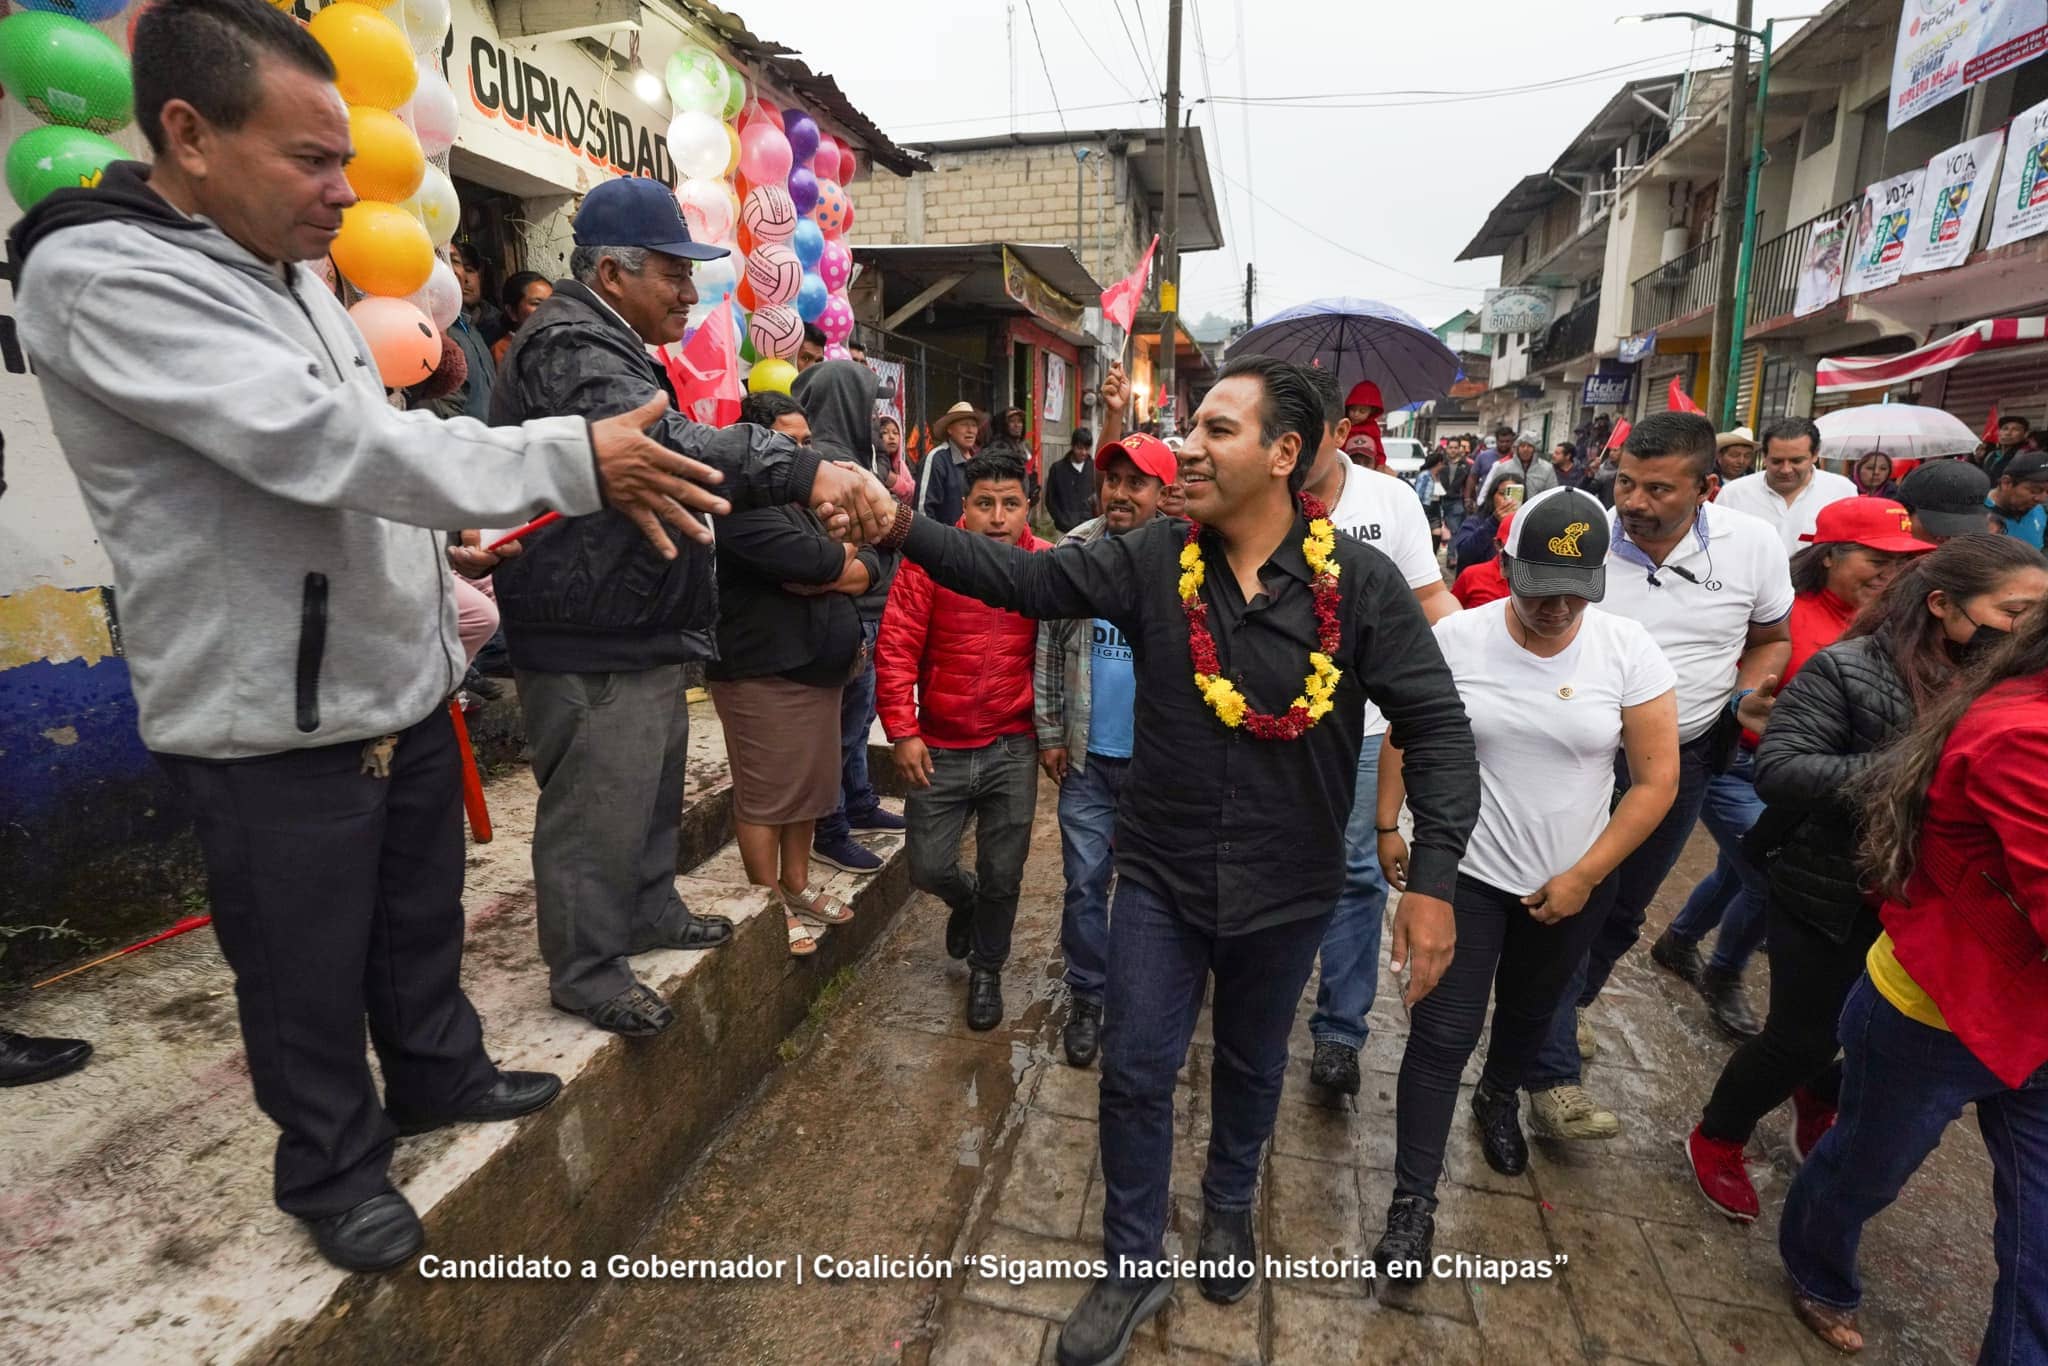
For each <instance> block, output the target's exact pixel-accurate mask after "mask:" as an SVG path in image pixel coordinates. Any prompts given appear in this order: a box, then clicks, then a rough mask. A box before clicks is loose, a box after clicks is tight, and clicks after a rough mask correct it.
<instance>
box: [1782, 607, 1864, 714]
mask: <svg viewBox="0 0 2048 1366" xmlns="http://www.w3.org/2000/svg"><path fill="white" fill-rule="evenodd" d="M1854 620H1856V609H1855V608H1854V607H1851V606H1850V605H1849V604H1848V603H1846V602H1844V601H1842V600H1841V599H1840V598H1838V597H1836V596H1835V595H1834V594H1833V593H1831V592H1829V591H1828V590H1827V589H1825V588H1821V589H1816V590H1815V591H1814V592H1811V593H1801V594H1799V595H1798V596H1797V597H1795V598H1793V599H1792V616H1791V619H1790V622H1789V626H1790V629H1791V631H1792V658H1791V659H1790V660H1789V661H1787V663H1786V665H1785V676H1784V678H1783V679H1782V680H1780V681H1779V684H1778V691H1779V692H1783V691H1784V690H1785V684H1787V683H1790V682H1791V681H1792V678H1793V675H1795V674H1797V673H1798V672H1799V671H1800V669H1802V668H1804V667H1805V665H1806V661H1807V660H1809V659H1812V658H1813V657H1814V656H1815V655H1817V654H1819V653H1820V652H1821V651H1822V650H1825V649H1826V648H1827V647H1828V646H1830V645H1832V644H1834V643H1835V642H1836V641H1838V640H1840V639H1841V638H1842V632H1844V631H1846V630H1848V629H1849V623H1850V622H1852V621H1854Z"/></svg>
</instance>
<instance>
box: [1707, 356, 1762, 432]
mask: <svg viewBox="0 0 2048 1366" xmlns="http://www.w3.org/2000/svg"><path fill="white" fill-rule="evenodd" d="M1763 368H1764V349H1763V347H1761V346H1749V347H1745V348H1743V352H1742V367H1741V368H1740V369H1738V370H1737V371H1736V372H1735V412H1736V418H1735V422H1736V425H1737V426H1741V427H1747V428H1749V429H1750V430H1751V431H1755V430H1756V427H1757V412H1756V381H1757V376H1758V375H1759V374H1760V373H1761V372H1762V371H1763ZM1710 416H1712V417H1713V419H1714V421H1716V422H1719V421H1720V420H1721V415H1720V414H1719V413H1714V414H1710Z"/></svg>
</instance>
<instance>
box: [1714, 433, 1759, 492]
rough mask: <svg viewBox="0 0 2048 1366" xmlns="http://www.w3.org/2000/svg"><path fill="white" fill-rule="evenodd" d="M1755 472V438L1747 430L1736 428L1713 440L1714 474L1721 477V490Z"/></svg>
mask: <svg viewBox="0 0 2048 1366" xmlns="http://www.w3.org/2000/svg"><path fill="white" fill-rule="evenodd" d="M1755 471H1756V436H1755V434H1754V433H1752V432H1751V431H1750V430H1749V428H1747V427H1737V428H1736V429H1735V430H1734V431H1732V432H1722V433H1721V434H1720V435H1718V436H1716V437H1715V438H1714V472H1715V473H1716V474H1718V475H1720V476H1721V488H1724V489H1725V488H1727V487H1728V486H1729V485H1730V484H1732V483H1734V482H1735V481H1736V480H1738V479H1740V478H1742V477H1743V476H1744V475H1747V474H1753V473H1754V472H1755ZM1716 492H1717V493H1718V492H1719V490H1716Z"/></svg>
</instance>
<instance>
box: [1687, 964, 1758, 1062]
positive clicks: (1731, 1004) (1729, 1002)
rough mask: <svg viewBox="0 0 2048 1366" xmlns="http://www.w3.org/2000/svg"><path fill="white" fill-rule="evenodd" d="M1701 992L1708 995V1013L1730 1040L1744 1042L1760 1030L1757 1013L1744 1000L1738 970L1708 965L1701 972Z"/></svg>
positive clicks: (1740, 975) (1705, 995) (1752, 1037)
mask: <svg viewBox="0 0 2048 1366" xmlns="http://www.w3.org/2000/svg"><path fill="white" fill-rule="evenodd" d="M1700 995H1702V996H1704V997H1706V998H1707V1014H1709V1015H1711V1016H1713V1018H1714V1023H1715V1024H1717V1025H1719V1026H1720V1027H1721V1032H1722V1033H1723V1034H1726V1035H1727V1036H1728V1037H1730V1038H1731V1039H1735V1040H1737V1041H1738V1042H1743V1043H1746V1042H1748V1041H1749V1040H1751V1039H1754V1038H1755V1037H1756V1036H1757V1034H1758V1033H1759V1032H1760V1031H1761V1030H1762V1029H1763V1024H1762V1023H1761V1022H1760V1021H1758V1019H1757V1018H1756V1012H1755V1011H1753V1010H1751V1009H1750V1008H1749V1002H1748V1001H1747V1000H1745V999H1743V995H1742V974H1741V973H1739V972H1729V971H1728V970H1727V969H1725V968H1716V967H1708V968H1707V969H1706V970H1705V971H1703V972H1702V973H1701V974H1700Z"/></svg>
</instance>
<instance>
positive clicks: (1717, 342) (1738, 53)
mask: <svg viewBox="0 0 2048 1366" xmlns="http://www.w3.org/2000/svg"><path fill="white" fill-rule="evenodd" d="M1751 5H1752V0H1736V4H1735V56H1734V60H1733V62H1732V64H1731V65H1730V67H1729V71H1728V145H1727V147H1726V149H1725V150H1724V151H1723V153H1722V157H1721V202H1720V204H1719V206H1718V207H1719V209H1720V213H1719V215H1718V217H1719V218H1720V220H1721V221H1720V226H1719V227H1718V228H1717V229H1716V230H1715V233H1714V342H1713V349H1712V350H1711V351H1709V352H1708V356H1709V357H1710V359H1709V361H1708V365H1709V370H1708V380H1707V404H1706V408H1707V416H1708V418H1709V419H1711V420H1712V421H1715V422H1720V421H1722V418H1723V414H1724V412H1726V411H1729V410H1730V407H1731V404H1732V403H1733V395H1734V393H1735V389H1736V386H1737V384H1738V382H1739V380H1740V378H1741V376H1740V372H1739V367H1740V365H1741V356H1742V353H1741V351H1740V350H1738V349H1737V348H1738V347H1739V346H1740V344H1741V343H1740V338H1741V335H1742V332H1743V330H1744V324H1745V322H1746V321H1747V320H1746V319H1742V318H1738V317H1736V316H1735V313H1736V309H1737V307H1738V304H1739V302H1742V301H1739V300H1738V299H1737V291H1736V288H1735V277H1736V274H1737V268H1736V254H1737V252H1738V251H1739V250H1740V246H1741V242H1742V236H1743V231H1744V229H1745V227H1746V224H1745V222H1744V219H1745V218H1746V217H1747V216H1748V213H1749V200H1748V198H1747V197H1746V196H1745V195H1744V194H1743V192H1742V191H1743V184H1744V182H1743V175H1742V160H1743V158H1744V157H1745V156H1746V155H1748V153H1749V128H1748V124H1749V33H1748V30H1749V24H1750V17H1751V15H1750V11H1751Z"/></svg>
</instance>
